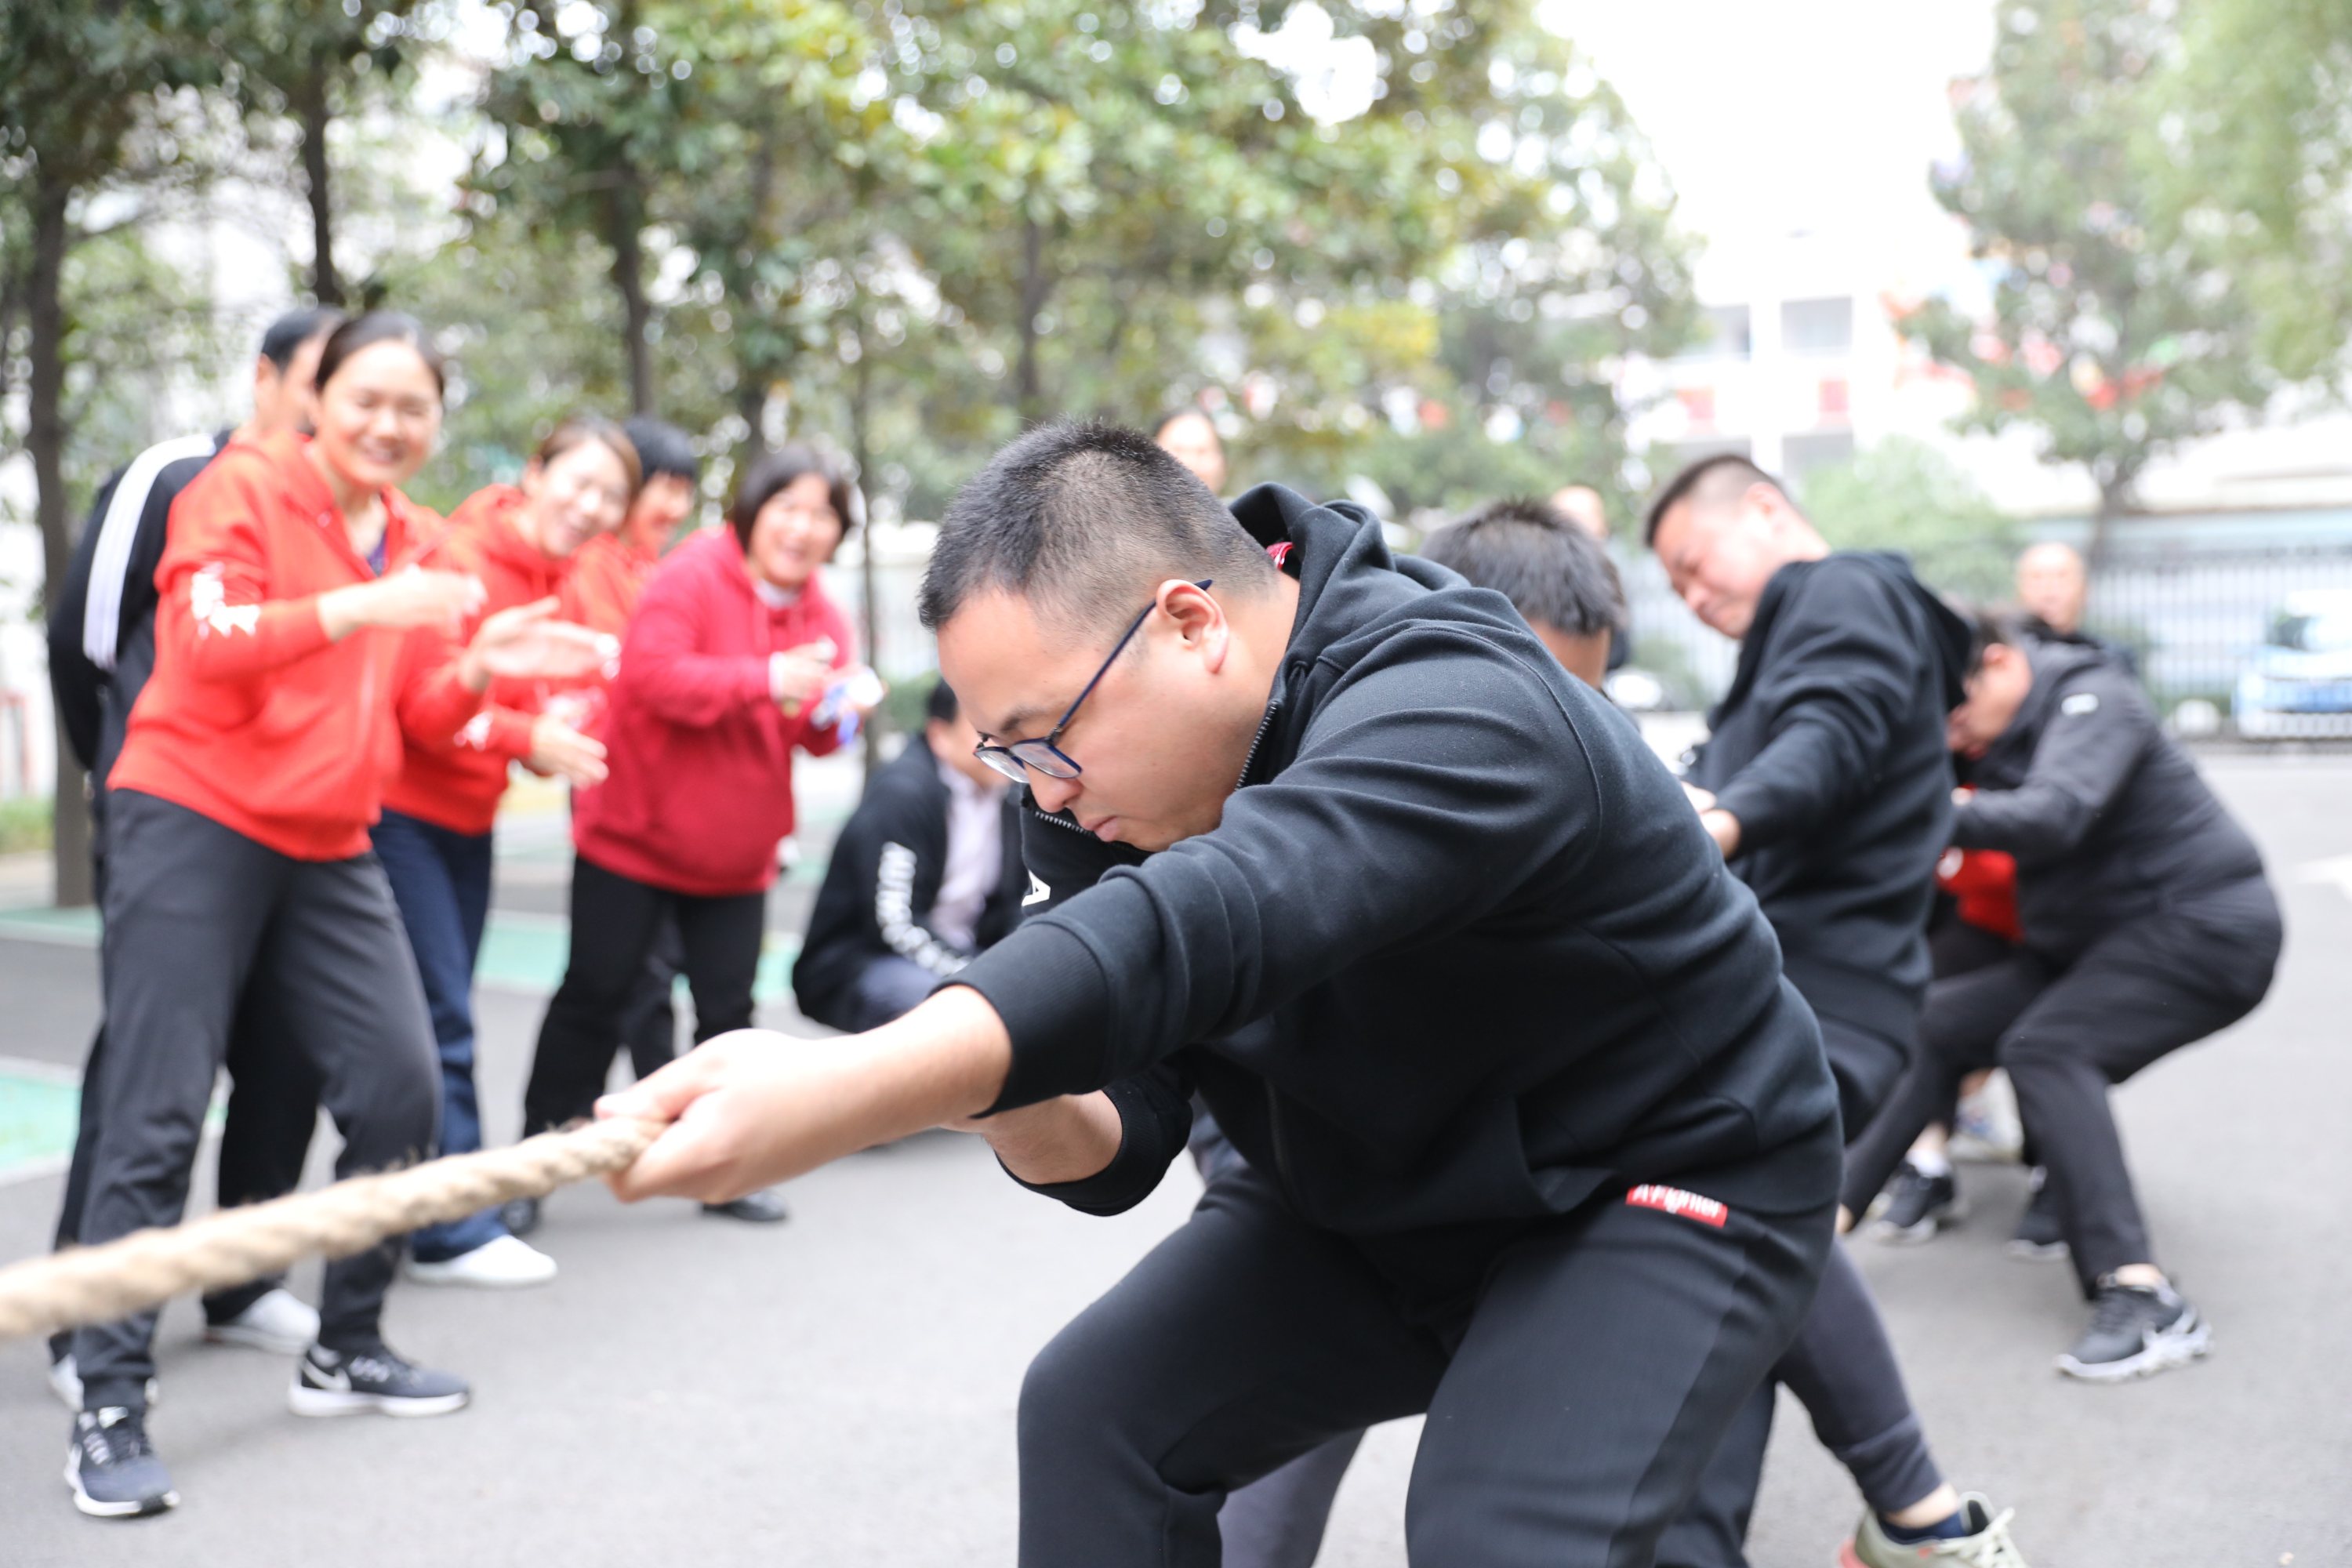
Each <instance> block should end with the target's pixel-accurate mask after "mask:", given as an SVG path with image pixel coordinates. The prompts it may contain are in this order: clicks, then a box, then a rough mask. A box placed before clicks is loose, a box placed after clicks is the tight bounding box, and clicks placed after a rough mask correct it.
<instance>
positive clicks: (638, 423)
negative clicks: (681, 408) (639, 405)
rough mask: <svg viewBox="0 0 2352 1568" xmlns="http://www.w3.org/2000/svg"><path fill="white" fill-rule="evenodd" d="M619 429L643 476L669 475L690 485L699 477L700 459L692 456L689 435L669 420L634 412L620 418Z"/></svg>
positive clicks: (691, 440) (691, 439) (700, 474)
mask: <svg viewBox="0 0 2352 1568" xmlns="http://www.w3.org/2000/svg"><path fill="white" fill-rule="evenodd" d="M621 428H622V429H623V430H625V431H626V432H627V433H628V437H629V444H630V445H631V446H633V447H635V448H636V449H637V461H639V462H640V463H642V464H644V465H645V469H646V479H653V478H655V477H656V476H657V475H661V474H671V475H675V476H676V477H677V478H678V479H684V480H685V481H686V482H687V483H688V484H693V483H695V482H696V481H698V480H699V479H701V478H702V459H701V458H698V457H696V456H695V455H694V440H693V438H692V437H689V436H688V435H687V433H686V432H685V431H683V430H681V429H679V428H678V427H677V426H675V425H672V424H671V423H669V421H667V420H666V419H656V418H655V417H653V416H651V415H649V414H638V415H634V416H631V417H630V418H628V419H626V420H625V421H623V422H622V425H621Z"/></svg>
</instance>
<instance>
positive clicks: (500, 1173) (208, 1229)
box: [0, 1120, 661, 1341]
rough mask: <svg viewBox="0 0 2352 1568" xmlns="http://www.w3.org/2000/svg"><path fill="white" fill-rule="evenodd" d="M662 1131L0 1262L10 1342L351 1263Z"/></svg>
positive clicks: (434, 1166) (624, 1159) (555, 1180)
mask: <svg viewBox="0 0 2352 1568" xmlns="http://www.w3.org/2000/svg"><path fill="white" fill-rule="evenodd" d="M660 1132H661V1129H660V1128H659V1127H658V1126H657V1125H656V1124H655V1123H652V1122H649V1121H625V1120H614V1121H594V1122H590V1123H588V1124H587V1125H586V1126H583V1127H575V1128H572V1130H570V1131H563V1132H542V1133H541V1134H540V1135H539V1136H538V1137H536V1138H526V1139H524V1140H523V1141H522V1142H520V1143H517V1144H514V1145H513V1146H511V1147H509V1148H505V1149H489V1150H485V1151H483V1152H480V1153H478V1154H452V1155H449V1156H448V1157H446V1158H445V1159H439V1160H429V1161H426V1162H425V1163H423V1164H420V1165H412V1166H410V1167H408V1168H407V1169H405V1170H400V1171H388V1172H385V1173H383V1174H381V1175H373V1176H354V1177H352V1179H351V1180H349V1181H345V1182H337V1183H336V1184H334V1185H332V1186H331V1187H327V1188H324V1189H322V1190H320V1191H319V1192H314V1193H296V1194H292V1195H291V1196H289V1197H282V1198H277V1199H274V1200H272V1201H271V1202H268V1203H266V1204H249V1205H244V1206H242V1207H239V1208H231V1209H223V1210H221V1211H220V1212H218V1213H217V1214H212V1215H206V1216H205V1217H204V1218H203V1219H200V1220H197V1221H195V1222H194V1223H193V1224H189V1225H182V1226H170V1227H166V1228H162V1229H156V1230H142V1231H138V1232H135V1233H134V1234H132V1235H130V1236H126V1237H123V1238H122V1239H121V1240H120V1241H110V1242H108V1243H107V1244H106V1245H105V1246H103V1247H71V1248H68V1249H67V1250H66V1251H63V1252H57V1253H52V1254H50V1255H49V1256H48V1257H46V1258H31V1259H28V1260H27V1261H26V1262H23V1263H16V1264H11V1265H10V1266H9V1267H7V1268H0V1341H5V1340H11V1339H17V1338H21V1337H24V1336H26V1335H31V1334H47V1333H55V1332H57V1331H59V1330H61V1329H74V1328H81V1327H84V1326H86V1325H88V1324H91V1323H110V1322H112V1321H115V1320H116V1319H118V1318H124V1317H128V1316H130V1315H131V1313H133V1312H138V1311H143V1310H146V1309H147V1308H150V1307H159V1306H161V1305H163V1303H164V1302H165V1301H168V1300H171V1299H172V1298H173V1297H174V1296H177V1295H180V1294H182V1293H183V1292H184V1291H190V1290H202V1291H215V1290H226V1289H231V1288H233V1287H235V1286H238V1285H245V1284H249V1283H251V1282H252V1281H254V1280H256V1279H262V1278H263V1277H265V1276H267V1275H271V1274H277V1273H281V1272H283V1271H284V1270H285V1269H287V1268H290V1267H291V1266H292V1265H293V1264H295V1263H296V1262H298V1261H299V1260H300V1259H302V1258H308V1257H310V1256H312V1255H313V1254H316V1255H319V1256H321V1257H326V1258H348V1257H350V1256H351V1255H352V1254H353V1253H355V1252H362V1251H364V1250H366V1249H367V1248H368V1247H373V1246H374V1245H375V1244H376V1243H377V1242H380V1241H383V1240H384V1239H385V1238H386V1237H394V1236H405V1235H406V1234H407V1233H408V1232H410V1231H412V1230H415V1229H416V1228H417V1227H418V1226H426V1225H433V1224H436V1223H437V1222H439V1221H443V1220H453V1219H462V1218H464V1217H465V1216H466V1215H469V1214H474V1213H476V1212H478V1211H479V1210H482V1209H486V1208H488V1207H490V1206H491V1205H494V1204H502V1203H505V1202H506V1201H507V1200H509V1198H537V1197H544V1196H546V1195H547V1194H549V1193H551V1192H553V1191H554V1190H555V1189H556V1188H558V1187H560V1186H562V1185H564V1184H566V1183H569V1182H577V1181H582V1180H584V1179H586V1178H587V1177H590V1176H601V1175H604V1174H605V1173H608V1172H612V1171H618V1170H623V1169H625V1168H626V1167H627V1166H629V1165H630V1164H632V1163H635V1160H636V1158H637V1156H638V1155H639V1154H642V1153H644V1152H646V1146H647V1145H648V1144H650V1143H652V1142H653V1141H654V1139H655V1138H656V1137H657V1136H659V1134H660Z"/></svg>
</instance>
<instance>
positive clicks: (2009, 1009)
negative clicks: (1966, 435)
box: [1840, 620, 2283, 1383]
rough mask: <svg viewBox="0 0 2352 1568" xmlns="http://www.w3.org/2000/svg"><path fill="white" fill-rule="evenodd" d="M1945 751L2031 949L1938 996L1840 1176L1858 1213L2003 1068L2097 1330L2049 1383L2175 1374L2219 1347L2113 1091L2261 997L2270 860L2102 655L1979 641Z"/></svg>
mask: <svg viewBox="0 0 2352 1568" xmlns="http://www.w3.org/2000/svg"><path fill="white" fill-rule="evenodd" d="M1978 637H1979V647H1978V652H1977V658H1976V662H1975V667H1974V668H1972V669H1971V670H1970V671H1969V679H1968V690H1967V696H1966V699H1965V700H1963V701H1962V702H1961V703H1960V704H1959V705H1958V706H1957V707H1956V708H1955V709H1954V710H1952V714H1951V720H1950V730H1949V735H1950V741H1951V744H1952V747H1953V749H1954V750H1955V751H1958V752H1961V753H1962V754H1963V755H1965V756H1968V757H1969V758H1970V759H1972V760H1973V762H1974V767H1973V770H1972V773H1971V778H1972V780H1973V783H1974V784H1975V790H1974V792H1973V793H1972V794H1970V795H1969V796H1968V797H1967V798H1966V799H1964V800H1962V801H1960V802H1959V804H1958V806H1957V808H1956V812H1955V816H1954V821H1953V827H1952V842H1953V843H1955V844H1957V845H1958V846H1959V847H1961V848H1963V849H1998V850H2001V851H2004V852H2005V853H2008V854H2010V855H2013V856H2015V857H2016V859H2017V910H2018V921H2019V925H2020V927H2021V933H2022V937H2023V940H2022V941H2021V942H2020V944H2019V945H2018V947H2017V949H2016V950H2015V951H2014V952H2011V953H2010V954H2009V955H2008V956H2007V957H2005V958H2002V959H2001V960H2000V962H1998V963H1990V964H1988V965H1985V966H1984V967H1982V968H1979V969H1975V970H1971V971H1970V972H1969V973H1965V974H1960V975H1957V976H1955V977H1953V978H1951V979H1948V980H1945V981H1941V982H1939V983H1938V984H1937V985H1936V987H1935V989H1934V990H1933V992H1932V993H1931V994H1929V997H1928V1001H1927V1013H1926V1015H1925V1016H1924V1018H1923V1020H1922V1023H1921V1028H1920V1035H1921V1038H1922V1040H1923V1042H1924V1043H1925V1046H1926V1047H1927V1048H1926V1049H1925V1050H1924V1051H1923V1052H1922V1053H1921V1056H1920V1058H1919V1060H1918V1061H1917V1062H1916V1063H1915V1064H1914V1065H1913V1067H1912V1069H1911V1071H1910V1073H1909V1074H1908V1075H1906V1078H1905V1079H1904V1082H1903V1085H1902V1087H1901V1089H1898V1090H1897V1092H1896V1093H1895V1096H1894V1097H1893V1098H1892V1099H1891V1100H1889V1101H1888V1103H1887V1106H1886V1108H1885V1110H1884V1111H1882V1112H1881V1113H1880V1115H1879V1117H1878V1119H1877V1120H1876V1121H1873V1122H1872V1123H1871V1124H1870V1126H1869V1128H1868V1130H1867V1131H1865V1132H1864V1135H1863V1137H1862V1138H1861V1139H1860V1140H1859V1141H1857V1142H1856V1143H1855V1146H1854V1150H1853V1159H1852V1161H1851V1162H1850V1163H1849V1164H1848V1166H1847V1170H1846V1180H1845V1186H1844V1192H1843V1198H1842V1213H1841V1215H1840V1221H1841V1224H1842V1225H1851V1224H1852V1223H1853V1216H1854V1215H1856V1214H1859V1213H1861V1212H1862V1211H1863V1208H1864V1205H1867V1204H1868V1203H1869V1201H1870V1199H1871V1198H1872V1197H1873V1196H1874V1195H1875V1194H1876V1193H1877V1191H1878V1188H1879V1186H1880V1185H1881V1184H1883V1183H1884V1182H1885V1179H1886V1177H1887V1175H1888V1173H1890V1172H1891V1171H1892V1170H1893V1168H1894V1166H1895V1162H1896V1161H1897V1160H1899V1159H1900V1158H1901V1157H1902V1155H1903V1153H1904V1152H1905V1151H1906V1149H1908V1148H1909V1147H1910V1146H1911V1143H1912V1141H1913V1139H1914V1138H1915V1137H1916V1135H1917V1133H1918V1131H1919V1129H1920V1127H1921V1126H1922V1125H1924V1124H1925V1123H1926V1122H1927V1120H1928V1119H1929V1118H1930V1117H1932V1116H1933V1115H1934V1114H1935V1112H1936V1110H1937V1107H1938V1106H1939V1105H1940V1104H1941V1102H1942V1100H1943V1098H1944V1097H1945V1096H1947V1095H1948V1094H1949V1092H1950V1085H1951V1084H1952V1083H1953V1082H1955V1081H1957V1079H1958V1078H1959V1077H1960V1075H1962V1074H1963V1073H1966V1072H1968V1071H1969V1070H1971V1069H1974V1068H1987V1067H1991V1066H1994V1065H1996V1064H1998V1065H2000V1066H2001V1067H2004V1068H2008V1069H2009V1077H2010V1082H2011V1085H2012V1086H2013V1087H2014V1088H2015V1089H2016V1091H2017V1106H2018V1111H2019V1114H2020V1115H2021V1117H2022V1118H2023V1119H2024V1122H2025V1131H2026V1136H2027V1137H2028V1138H2029V1139H2031V1140H2032V1145H2033V1148H2034V1151H2035V1152H2036V1155H2037V1156H2038V1157H2039V1158H2040V1160H2041V1161H2042V1164H2043V1166H2044V1168H2045V1169H2046V1170H2047V1171H2048V1173H2049V1182H2048V1189H2049V1191H2050V1192H2051V1193H2052V1194H2053V1196H2054V1202H2055V1204H2056V1206H2057V1211H2058V1215H2059V1216H2060V1220H2061V1226H2062V1231H2063V1237H2064V1239H2065V1242H2066V1245H2067V1248H2068V1250H2069V1252H2070V1253H2071V1254H2072V1257H2073V1261H2074V1269H2075V1273H2076V1276H2077V1278H2078V1279H2079V1280H2080V1282H2081V1285H2082V1288H2083V1294H2084V1299H2085V1300H2088V1301H2090V1302H2091V1304H2092V1310H2091V1322H2090V1325H2089V1327H2088V1328H2087V1329H2086V1330H2085V1331H2084V1333H2083V1335H2082V1337H2081V1338H2080V1339H2079V1340H2077V1341H2076V1342H2075V1343H2074V1346H2073V1348H2071V1349H2070V1350H2068V1351H2066V1352H2063V1353H2062V1354H2061V1355H2060V1356H2059V1357H2058V1360H2057V1365H2058V1370H2059V1371H2060V1372H2062V1373H2065V1374H2066V1375H2068V1376H2070V1377H2074V1378H2080V1379H2083V1380H2084V1381H2087V1382H2095V1383H2114V1382H2121V1381H2124V1380H2126V1379H2129V1378H2134V1377H2140V1376H2146V1375H2147V1374H2149V1373H2158V1372H2163V1371H2166V1370H2168V1368H2172V1367H2177V1366H2185V1365H2187V1364H2189V1363H2190V1362H2192V1361H2195V1360H2196V1359H2198V1358H2199V1357H2200V1356H2202V1355H2204V1354H2205V1352H2206V1351H2207V1350H2208V1349H2209V1348H2210V1340H2211V1330H2210V1325H2209V1324H2208V1323H2207V1322H2206V1321H2205V1319H2204V1317H2203V1315H2202V1314H2200V1312H2199V1311H2198V1310H2197V1308H2196V1307H2195V1306H2194V1305H2192V1304H2191V1303H2190V1302H2189V1300H2188V1299H2187V1298H2185V1297H2184V1296H2182V1295H2181V1294H2180V1292H2179V1290H2178V1289H2176V1288H2175V1286H2174V1283H2173V1281H2172V1279H2171V1278H2170V1277H2169V1276H2168V1274H2167V1273H2166V1272H2165V1271H2164V1269H2163V1268H2160V1267H2158V1264H2157V1262H2156V1257H2155V1250H2154V1248H2153V1247H2152V1246H2151V1245H2150V1243H2149V1241H2148V1235H2147V1221H2146V1219H2145V1218H2144V1217H2143V1215H2142V1214H2141V1212H2140V1207H2139V1200H2138V1197H2137V1194H2136V1193H2135V1192H2134V1189H2133V1184H2132V1179H2131V1173H2130V1170H2129V1169H2128V1167H2127V1166H2126V1164H2125V1162H2124V1151H2123V1142H2122V1140H2121V1138H2120V1137H2119V1136H2118V1135H2117V1133H2116V1122H2115V1113H2114V1111H2113V1110H2112V1109H2111V1108H2110V1106H2109V1103H2108V1091H2109V1089H2110V1088H2111V1087H2112V1086H2114V1085H2116V1084H2119V1083H2122V1082H2124V1081H2125V1080H2126V1079H2130V1078H2132V1077H2134V1076H2136V1075H2137V1074H2138V1073H2139V1072H2141V1071H2143V1070H2145V1069H2146V1068H2149V1067H2151V1066H2153V1065H2154V1064H2155V1063H2157V1062H2158V1061H2160V1060H2162V1059H2163V1058H2165V1057H2167V1056H2169V1055H2170V1054H2171V1053H2173V1052H2174V1051H2177V1050H2179V1049H2180V1048H2181V1047H2185V1046H2189V1045H2193V1044H2195V1043H2196V1042H2197V1041H2199V1040H2201V1039H2204V1038H2205V1037H2208V1036H2210V1035H2212V1034H2215V1033H2217V1032H2218V1031H2220V1030H2221V1029H2224V1028H2226V1027H2228V1026H2230V1025H2231V1024H2234V1023H2236V1022H2237V1021H2238V1020H2239V1019H2241V1018H2242V1017H2244V1016H2246V1015H2247V1014H2248V1013H2251V1012H2252V1011H2253V1009H2254V1008H2255V1007H2256V1006H2257V1005H2260V1004H2261V1002H2262V999H2263V996H2264V995H2265V994H2268V992H2269V989H2270V983H2271V977H2272V975H2273V973H2274V972H2275V971H2276V968H2277V964H2278V956H2279V948H2280V944H2281V942H2282V939H2283V931H2282V928H2281V922H2280V917H2279V907H2278V900H2277V898H2276V896H2275V895H2274V894H2273V891H2272V889H2271V886H2270V880H2269V878H2268V876H2267V874H2266V873H2265V872H2264V870H2263V859H2262V854H2261V852H2260V851H2259V850H2258V849H2256V848H2255V847H2254V842H2253V840H2252V837H2249V836H2248V835H2247V833H2246V831H2245V829H2244V828H2243V827H2242V826H2240V825H2239V823H2238V821H2237V819H2236V818H2235V817H2234V816H2231V814H2230V812H2229V809H2228V808H2227V807H2226V806H2224V805H2222V804H2221V801H2220V800H2219V799H2218V798H2217V797H2216V796H2215V795H2214V794H2213V792H2212V791H2211V790H2210V788H2209V787H2207V785H2206V784H2205V781H2204V780H2203V779H2202V778H2200V777H2199V776H2198V773H2197V767H2196V764H2195V763H2192V762H2190V761H2189V755H2188V753H2187V752H2183V751H2182V750H2181V749H2180V747H2179V745H2178V744H2177V743H2176V742H2173V741H2172V740H2171V739H2170V738H2169V737H2168V736H2167V735H2166V734H2165V733H2164V731H2163V729H2162V726H2161V725H2160V724H2159V723H2158V720H2157V716H2156V711H2155V710H2154V708H2153V707H2151V706H2150V705H2149V703H2148V700H2147V697H2146V696H2145V695H2144V694H2143V693H2142V692H2141V690H2140V689H2139V684H2138V682H2137V680H2135V679H2133V678H2132V677H2131V675H2130V674H2129V673H2128V672H2127V671H2126V670H2125V669H2124V668H2122V667H2121V666H2120V665H2119V664H2117V663H2116V661H2115V660H2114V659H2113V658H2109V657H2108V656H2107V655H2105V654H2104V653H2101V652H2099V651H2098V650H2097V649H2095V648H2089V647H2083V646H2081V645H2079V644H2075V643H2070V642H2044V641H2041V640H2039V639H2037V638H2035V637H2032V636H2031V635H2030V634H2021V633H2020V632H2018V631H2016V630H2013V629H2011V628H2009V627H2005V626H2001V625H2000V624H1999V623H1998V622H1994V621H1990V620H1988V621H1984V622H1981V623H1979V634H1978Z"/></svg>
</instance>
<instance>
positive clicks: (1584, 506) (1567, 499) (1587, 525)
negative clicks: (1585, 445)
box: [1551, 485, 1633, 674]
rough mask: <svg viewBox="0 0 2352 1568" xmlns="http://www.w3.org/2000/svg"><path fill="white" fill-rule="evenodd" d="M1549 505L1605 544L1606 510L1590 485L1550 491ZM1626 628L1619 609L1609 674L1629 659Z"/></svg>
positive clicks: (1612, 635) (1629, 640)
mask: <svg viewBox="0 0 2352 1568" xmlns="http://www.w3.org/2000/svg"><path fill="white" fill-rule="evenodd" d="M1551 505H1552V510H1555V511H1557V512H1559V514H1560V515H1561V516H1562V517H1564V518H1566V519H1568V521H1570V522H1572V523H1574V524H1575V525H1576V526H1577V527H1579V528H1580V529H1582V530H1583V531H1585V532H1586V533H1587V534H1589V535H1590V536H1591V538H1592V540H1593V542H1596V543H1599V544H1602V545H1606V544H1607V543H1608V542H1609V509H1608V507H1607V505H1606V504H1605V503H1604V502H1603V501H1602V500H1601V492H1600V491H1599V490H1596V489H1593V488H1592V487H1591V485H1563V486H1561V487H1560V488H1559V489H1556V490H1554V491H1552V495H1551ZM1612 571H1614V568H1613V567H1612ZM1626 628H1627V623H1626V617H1625V614H1624V611H1623V608H1622V605H1621V607H1620V608H1619V611H1618V615H1617V626H1616V629H1615V630H1614V631H1612V632H1611V633H1610V634H1609V649H1608V653H1607V656H1606V658H1607V663H1606V667H1605V668H1607V670H1608V672H1609V673H1611V674H1614V673H1615V672H1616V671H1618V670H1621V669H1622V668H1625V666H1626V664H1627V663H1629V662H1630V661H1631V660H1632V658H1633V638H1632V637H1630V636H1629V635H1628V634H1627V629H1626Z"/></svg>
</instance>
